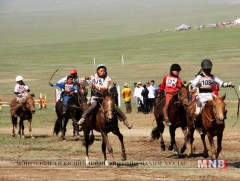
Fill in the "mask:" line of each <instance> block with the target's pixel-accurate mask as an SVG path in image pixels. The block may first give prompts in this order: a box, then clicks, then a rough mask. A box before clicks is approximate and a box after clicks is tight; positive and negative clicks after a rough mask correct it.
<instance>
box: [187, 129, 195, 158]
mask: <svg viewBox="0 0 240 181" xmlns="http://www.w3.org/2000/svg"><path fill="white" fill-rule="evenodd" d="M193 134H194V127H193V126H190V127H189V128H188V131H187V136H186V143H187V150H188V153H187V155H188V156H189V157H192V155H193V149H192V144H193V140H194V138H193Z"/></svg>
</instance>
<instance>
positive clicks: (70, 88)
mask: <svg viewBox="0 0 240 181" xmlns="http://www.w3.org/2000/svg"><path fill="white" fill-rule="evenodd" d="M50 86H51V87H53V86H56V87H59V88H61V89H63V92H62V93H61V97H62V98H63V114H65V113H66V111H67V108H68V105H69V102H70V100H71V98H72V97H73V96H74V95H75V94H76V93H77V91H78V87H77V86H76V84H74V82H73V76H72V75H69V76H67V80H66V81H65V82H60V83H56V84H50Z"/></svg>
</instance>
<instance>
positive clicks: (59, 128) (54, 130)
mask: <svg viewBox="0 0 240 181" xmlns="http://www.w3.org/2000/svg"><path fill="white" fill-rule="evenodd" d="M60 131H61V124H60V123H59V120H58V119H57V120H56V122H55V126H54V129H53V134H56V135H58V134H59V132H60Z"/></svg>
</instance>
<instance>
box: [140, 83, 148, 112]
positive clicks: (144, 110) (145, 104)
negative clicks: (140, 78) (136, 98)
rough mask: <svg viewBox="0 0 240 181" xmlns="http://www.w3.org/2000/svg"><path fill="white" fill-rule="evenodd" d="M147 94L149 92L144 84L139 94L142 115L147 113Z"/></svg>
mask: <svg viewBox="0 0 240 181" xmlns="http://www.w3.org/2000/svg"><path fill="white" fill-rule="evenodd" d="M148 94H149V90H148V89H147V86H146V84H144V85H143V89H142V92H141V95H142V97H143V114H148V112H149V102H148V101H149V99H148Z"/></svg>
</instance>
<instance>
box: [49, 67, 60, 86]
mask: <svg viewBox="0 0 240 181" xmlns="http://www.w3.org/2000/svg"><path fill="white" fill-rule="evenodd" d="M57 71H58V69H57V70H55V72H53V74H52V76H51V77H50V79H49V82H48V84H49V85H50V84H51V83H50V82H51V80H52V78H53V76H54V74H55V73H56V72H57Z"/></svg>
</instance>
